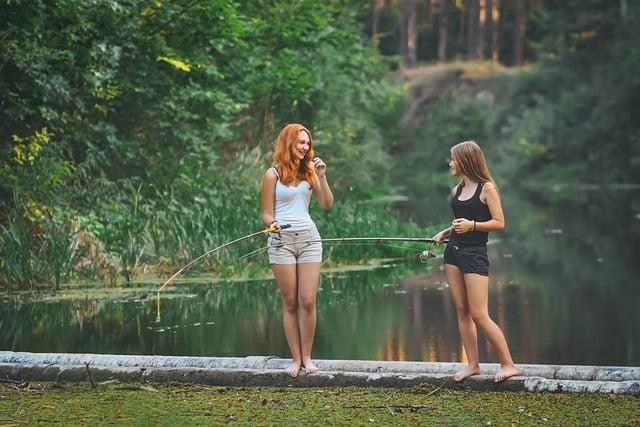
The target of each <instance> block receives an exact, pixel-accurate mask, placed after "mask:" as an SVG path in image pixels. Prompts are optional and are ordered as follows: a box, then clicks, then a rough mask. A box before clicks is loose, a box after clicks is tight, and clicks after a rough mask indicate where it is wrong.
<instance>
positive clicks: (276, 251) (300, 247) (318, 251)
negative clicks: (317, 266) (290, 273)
mask: <svg viewBox="0 0 640 427" xmlns="http://www.w3.org/2000/svg"><path fill="white" fill-rule="evenodd" d="M310 240H315V241H314V242H310ZM317 240H320V234H319V233H318V230H317V229H316V228H315V227H312V228H309V229H306V230H299V231H289V230H283V231H281V232H280V233H271V234H270V235H269V237H267V247H268V249H267V252H268V254H269V264H305V263H309V262H322V242H318V241H317Z"/></svg>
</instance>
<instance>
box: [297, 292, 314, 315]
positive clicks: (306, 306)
mask: <svg viewBox="0 0 640 427" xmlns="http://www.w3.org/2000/svg"><path fill="white" fill-rule="evenodd" d="M298 304H299V305H300V308H301V309H303V310H305V311H313V310H315V309H316V298H315V295H314V296H313V297H301V298H300V301H298Z"/></svg>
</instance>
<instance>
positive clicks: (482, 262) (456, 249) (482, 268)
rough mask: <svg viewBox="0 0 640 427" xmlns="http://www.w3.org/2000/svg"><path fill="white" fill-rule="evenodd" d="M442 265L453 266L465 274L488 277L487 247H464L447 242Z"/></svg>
mask: <svg viewBox="0 0 640 427" xmlns="http://www.w3.org/2000/svg"><path fill="white" fill-rule="evenodd" d="M444 264H450V265H455V266H456V267H458V268H459V269H460V271H462V272H463V273H465V274H467V273H475V274H480V275H482V276H488V275H489V256H488V255H487V245H473V246H465V245H462V244H460V243H457V242H449V244H447V248H446V249H445V250H444Z"/></svg>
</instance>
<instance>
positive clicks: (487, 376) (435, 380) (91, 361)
mask: <svg viewBox="0 0 640 427" xmlns="http://www.w3.org/2000/svg"><path fill="white" fill-rule="evenodd" d="M289 363H290V360H287V359H280V358H276V357H271V356H250V357H245V358H234V357H183V356H125V355H106V354H69V353H25V352H10V351H0V380H1V379H6V380H12V381H73V382H76V381H80V382H82V381H96V382H100V381H106V380H111V379H117V380H120V381H149V382H173V381H175V382H187V383H201V384H209V385H218V386H235V387H252V386H266V387H345V386H359V387H367V386H374V387H411V386H416V385H420V384H429V385H433V386H437V387H442V388H447V389H471V390H477V391H533V392H537V391H551V392H575V393H613V394H629V395H634V396H640V367H615V366H579V365H577V366H576V365H518V368H519V369H520V372H521V375H520V376H517V377H514V378H511V379H509V380H507V381H504V382H502V383H500V384H496V383H494V381H493V374H494V373H495V371H496V370H497V369H498V365H497V364H482V365H481V370H482V372H483V375H477V376H474V377H471V378H469V379H468V380H467V381H465V382H463V383H456V382H455V381H453V380H452V379H451V374H452V373H453V372H454V371H455V370H456V369H460V368H461V366H462V365H461V364H459V363H438V362H387V361H364V360H363V361H358V360H317V361H316V365H317V366H318V368H319V369H320V371H319V372H317V373H314V374H312V375H302V374H301V375H299V376H298V377H297V378H291V377H289V376H288V375H287V374H286V373H285V372H284V368H285V367H286V366H287V365H288V364H289ZM89 372H90V375H91V378H89Z"/></svg>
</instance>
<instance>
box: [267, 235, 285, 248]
mask: <svg viewBox="0 0 640 427" xmlns="http://www.w3.org/2000/svg"><path fill="white" fill-rule="evenodd" d="M268 244H269V247H271V248H276V249H277V248H281V247H283V246H284V240H282V236H281V235H280V233H272V234H270V235H269V242H268Z"/></svg>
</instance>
